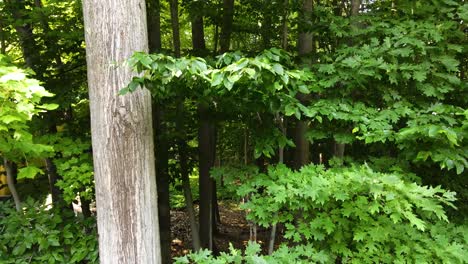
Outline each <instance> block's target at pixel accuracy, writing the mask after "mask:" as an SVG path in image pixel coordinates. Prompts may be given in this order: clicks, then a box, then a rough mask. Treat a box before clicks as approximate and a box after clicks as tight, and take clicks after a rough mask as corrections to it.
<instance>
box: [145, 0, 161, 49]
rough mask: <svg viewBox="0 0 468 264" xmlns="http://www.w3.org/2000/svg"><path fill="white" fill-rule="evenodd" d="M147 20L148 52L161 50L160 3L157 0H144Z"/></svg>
mask: <svg viewBox="0 0 468 264" xmlns="http://www.w3.org/2000/svg"><path fill="white" fill-rule="evenodd" d="M146 9H147V21H148V42H149V52H150V53H155V52H159V51H161V47H162V45H161V3H160V1H159V0H146Z"/></svg>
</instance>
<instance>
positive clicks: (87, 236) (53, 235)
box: [0, 200, 98, 264]
mask: <svg viewBox="0 0 468 264" xmlns="http://www.w3.org/2000/svg"><path fill="white" fill-rule="evenodd" d="M23 206H25V207H26V208H25V210H24V211H23V212H16V211H15V210H14V209H13V206H12V205H11V204H10V203H0V216H1V217H0V230H1V232H0V262H1V263H5V264H8V263H12V264H13V263H14V264H17V263H38V264H39V263H83V262H86V263H98V245H97V233H96V223H95V220H94V219H93V218H88V219H86V220H82V219H80V218H77V217H75V216H74V215H73V212H71V211H70V212H63V211H60V210H58V209H54V208H47V207H46V206H44V205H42V204H40V203H38V202H34V201H32V200H28V201H26V202H25V203H24V204H23Z"/></svg>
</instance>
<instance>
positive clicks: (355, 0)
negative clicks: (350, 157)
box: [333, 0, 361, 159]
mask: <svg viewBox="0 0 468 264" xmlns="http://www.w3.org/2000/svg"><path fill="white" fill-rule="evenodd" d="M360 7H361V0H351V14H350V17H353V16H357V15H358V14H359V9H360ZM351 26H352V27H357V26H358V24H357V23H355V22H352V24H351ZM348 44H349V45H350V46H351V45H353V40H352V39H349V40H348ZM333 148H334V149H333V154H334V156H335V157H337V158H339V159H343V158H344V153H345V149H346V144H344V143H339V142H336V141H335V142H334V145H333Z"/></svg>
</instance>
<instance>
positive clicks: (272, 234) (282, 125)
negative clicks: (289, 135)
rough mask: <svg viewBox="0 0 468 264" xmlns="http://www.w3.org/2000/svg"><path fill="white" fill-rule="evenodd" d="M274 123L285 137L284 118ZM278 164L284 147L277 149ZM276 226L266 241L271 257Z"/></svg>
mask: <svg viewBox="0 0 468 264" xmlns="http://www.w3.org/2000/svg"><path fill="white" fill-rule="evenodd" d="M276 122H277V123H278V125H279V128H280V130H281V133H282V134H283V135H286V126H285V124H284V117H283V116H279V115H278V116H277V117H276ZM278 163H279V164H283V163H284V147H279V148H278ZM277 225H278V224H275V225H273V226H272V227H271V233H270V239H269V241H268V254H269V255H271V254H272V253H273V251H274V250H275V239H276V229H277Z"/></svg>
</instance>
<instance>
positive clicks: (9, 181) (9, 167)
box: [3, 158, 22, 212]
mask: <svg viewBox="0 0 468 264" xmlns="http://www.w3.org/2000/svg"><path fill="white" fill-rule="evenodd" d="M3 165H4V166H5V172H6V176H7V185H8V189H9V190H10V193H11V196H13V201H14V202H15V207H16V211H18V212H21V210H22V209H21V200H20V197H19V195H18V192H17V191H16V186H15V179H14V176H13V168H12V165H11V162H10V161H9V160H8V159H7V158H3Z"/></svg>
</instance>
